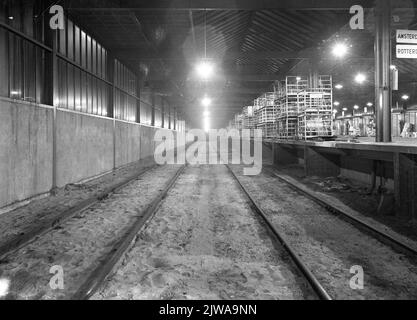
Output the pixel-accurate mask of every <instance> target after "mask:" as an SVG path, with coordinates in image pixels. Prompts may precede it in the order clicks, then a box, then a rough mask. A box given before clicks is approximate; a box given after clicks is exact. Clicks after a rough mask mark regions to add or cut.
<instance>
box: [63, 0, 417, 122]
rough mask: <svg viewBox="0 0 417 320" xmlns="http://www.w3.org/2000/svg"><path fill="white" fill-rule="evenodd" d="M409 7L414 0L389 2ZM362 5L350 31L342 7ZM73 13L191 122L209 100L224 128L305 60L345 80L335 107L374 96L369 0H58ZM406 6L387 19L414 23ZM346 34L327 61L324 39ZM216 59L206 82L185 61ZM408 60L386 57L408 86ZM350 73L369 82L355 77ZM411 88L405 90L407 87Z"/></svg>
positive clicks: (307, 66) (416, 71)
mask: <svg viewBox="0 0 417 320" xmlns="http://www.w3.org/2000/svg"><path fill="white" fill-rule="evenodd" d="M395 3H396V4H397V5H398V4H400V7H401V6H402V7H406V8H413V7H414V3H413V1H396V2H395ZM353 4H362V5H363V6H364V7H365V8H368V9H366V19H365V21H366V28H365V30H351V29H350V28H349V20H350V17H351V15H350V14H349V9H348V8H350V6H351V5H353ZM65 5H66V8H67V9H68V12H69V14H70V16H71V17H72V19H74V20H76V22H77V23H78V24H80V25H81V26H82V27H83V28H84V29H86V30H87V31H89V32H90V33H92V34H93V35H94V36H95V37H96V38H97V39H98V40H99V41H100V42H101V43H102V44H103V45H104V46H105V47H107V48H108V49H109V51H110V52H111V53H112V54H113V55H115V56H116V57H118V58H120V59H121V60H122V61H123V62H124V63H126V64H127V65H129V66H130V67H131V68H132V69H133V70H134V71H135V72H137V73H138V74H139V75H140V76H141V79H142V81H143V85H146V86H150V87H152V88H154V89H155V90H156V91H157V92H159V93H161V94H163V95H165V96H166V97H167V99H169V100H170V101H171V103H173V104H174V105H176V106H177V107H178V109H179V112H180V114H181V115H182V117H183V118H185V119H186V120H187V121H188V123H189V124H190V126H199V125H200V124H201V122H200V121H201V114H202V111H203V107H202V106H201V103H200V101H201V98H202V96H203V95H204V94H207V95H209V96H210V97H211V98H212V99H213V105H212V106H211V111H212V112H211V117H212V122H213V123H212V126H213V127H224V126H225V125H226V124H227V122H228V120H230V119H231V118H232V117H233V115H234V114H235V113H237V112H239V111H240V110H241V109H242V107H243V106H245V105H249V104H251V103H252V100H253V99H255V98H256V97H258V96H259V95H260V94H261V93H263V92H265V91H269V90H271V89H272V86H273V83H274V80H281V79H283V78H284V77H285V75H290V74H292V75H307V74H308V73H309V71H310V70H311V69H312V68H317V69H318V70H319V72H320V73H321V74H331V75H333V76H334V82H337V83H342V84H343V85H344V89H343V90H340V91H336V92H335V99H336V100H338V101H340V102H341V104H342V105H343V106H346V107H348V108H352V107H353V105H354V104H360V105H365V104H366V103H367V102H368V101H373V100H374V87H373V67H374V66H373V65H374V60H373V39H374V35H373V29H374V28H373V26H374V23H373V13H372V8H371V7H372V5H373V1H348V0H345V1H342V0H339V1H338V0H333V1H329V0H323V1H313V0H292V1H286V0H284V1H272V0H271V1H270V0H263V1H261V0H258V1H254V0H241V1H237V0H236V1H231V0H212V1H208V0H207V1H202V0H194V1H190V0H173V1H167V0H159V1H158V0H154V1H129V0H124V1H123V0H119V1H110V0H109V1H106V0H100V1H97V0H95V1H92V0H82V1H81V0H79V1H67V3H66V4H65ZM414 13H415V12H414V10H412V9H411V10H410V9H396V10H394V16H395V17H397V16H398V18H395V19H394V21H395V25H394V28H410V27H411V28H413V27H414V26H416V24H415V23H416V20H415V15H414ZM337 41H346V42H348V43H349V44H350V45H351V46H352V48H351V52H350V54H349V57H348V58H346V59H343V60H336V59H335V58H334V57H332V56H331V54H330V51H331V46H332V45H333V44H334V43H335V42H337ZM205 57H206V58H209V59H211V60H212V61H213V63H214V64H215V66H216V75H215V77H214V78H213V79H211V80H210V81H207V82H202V81H201V80H199V79H197V78H196V77H195V75H194V73H193V71H194V69H195V68H194V66H195V65H196V64H197V62H198V61H201V59H203V58H205ZM414 61H415V60H401V61H394V62H393V63H395V64H396V65H397V66H398V68H399V69H400V76H401V78H400V80H402V83H401V87H400V89H401V90H403V91H407V92H408V93H409V94H410V95H412V96H414V95H417V91H416V90H415V89H416V86H415V83H416V81H417V64H416V63H415V62H414ZM357 72H364V73H366V74H368V82H367V84H365V85H362V86H357V85H355V84H354V83H353V77H354V75H355V74H356V73H357ZM413 90H414V91H413Z"/></svg>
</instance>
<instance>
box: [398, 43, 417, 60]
mask: <svg viewBox="0 0 417 320" xmlns="http://www.w3.org/2000/svg"><path fill="white" fill-rule="evenodd" d="M396 53H397V58H398V59H417V45H402V44H398V45H397V48H396Z"/></svg>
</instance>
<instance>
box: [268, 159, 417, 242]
mask: <svg viewBox="0 0 417 320" xmlns="http://www.w3.org/2000/svg"><path fill="white" fill-rule="evenodd" d="M276 168H277V169H279V171H280V172H282V173H285V174H286V175H289V176H291V177H292V178H294V179H296V180H298V181H299V182H301V183H303V184H304V185H306V186H308V187H309V188H310V189H312V190H314V191H318V192H321V193H324V194H328V195H331V196H332V197H335V198H337V199H339V200H340V201H342V202H343V203H344V204H346V205H347V206H349V207H351V208H352V209H354V210H356V211H358V212H360V213H361V214H362V215H364V216H365V217H368V218H371V219H373V220H375V221H378V222H380V223H382V224H384V225H385V226H387V227H388V228H390V229H392V230H394V231H395V232H398V233H399V234H402V235H404V236H406V237H408V238H410V239H412V240H414V241H417V221H407V220H403V219H399V217H397V216H390V215H382V214H381V215H379V214H378V213H377V209H378V204H379V201H380V195H378V194H375V193H374V194H368V189H369V188H370V185H369V184H365V183H361V182H356V181H352V180H349V179H346V178H342V177H330V178H327V179H323V178H319V177H306V176H305V173H304V168H302V167H301V166H299V165H290V166H276Z"/></svg>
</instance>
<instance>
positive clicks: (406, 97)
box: [401, 94, 410, 101]
mask: <svg viewBox="0 0 417 320" xmlns="http://www.w3.org/2000/svg"><path fill="white" fill-rule="evenodd" d="M401 99H403V100H404V101H407V100H408V99H410V96H409V95H408V94H404V95H403V96H402V97H401Z"/></svg>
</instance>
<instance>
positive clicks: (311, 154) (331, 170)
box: [304, 146, 340, 178]
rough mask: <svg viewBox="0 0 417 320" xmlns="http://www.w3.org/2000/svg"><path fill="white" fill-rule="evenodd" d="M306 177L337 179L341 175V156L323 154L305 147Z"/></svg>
mask: <svg viewBox="0 0 417 320" xmlns="http://www.w3.org/2000/svg"><path fill="white" fill-rule="evenodd" d="M304 170H305V175H306V176H318V177H323V178H327V177H337V176H339V175H340V156H338V155H333V154H326V153H322V152H320V151H319V150H316V149H314V148H312V147H307V146H306V147H304Z"/></svg>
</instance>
